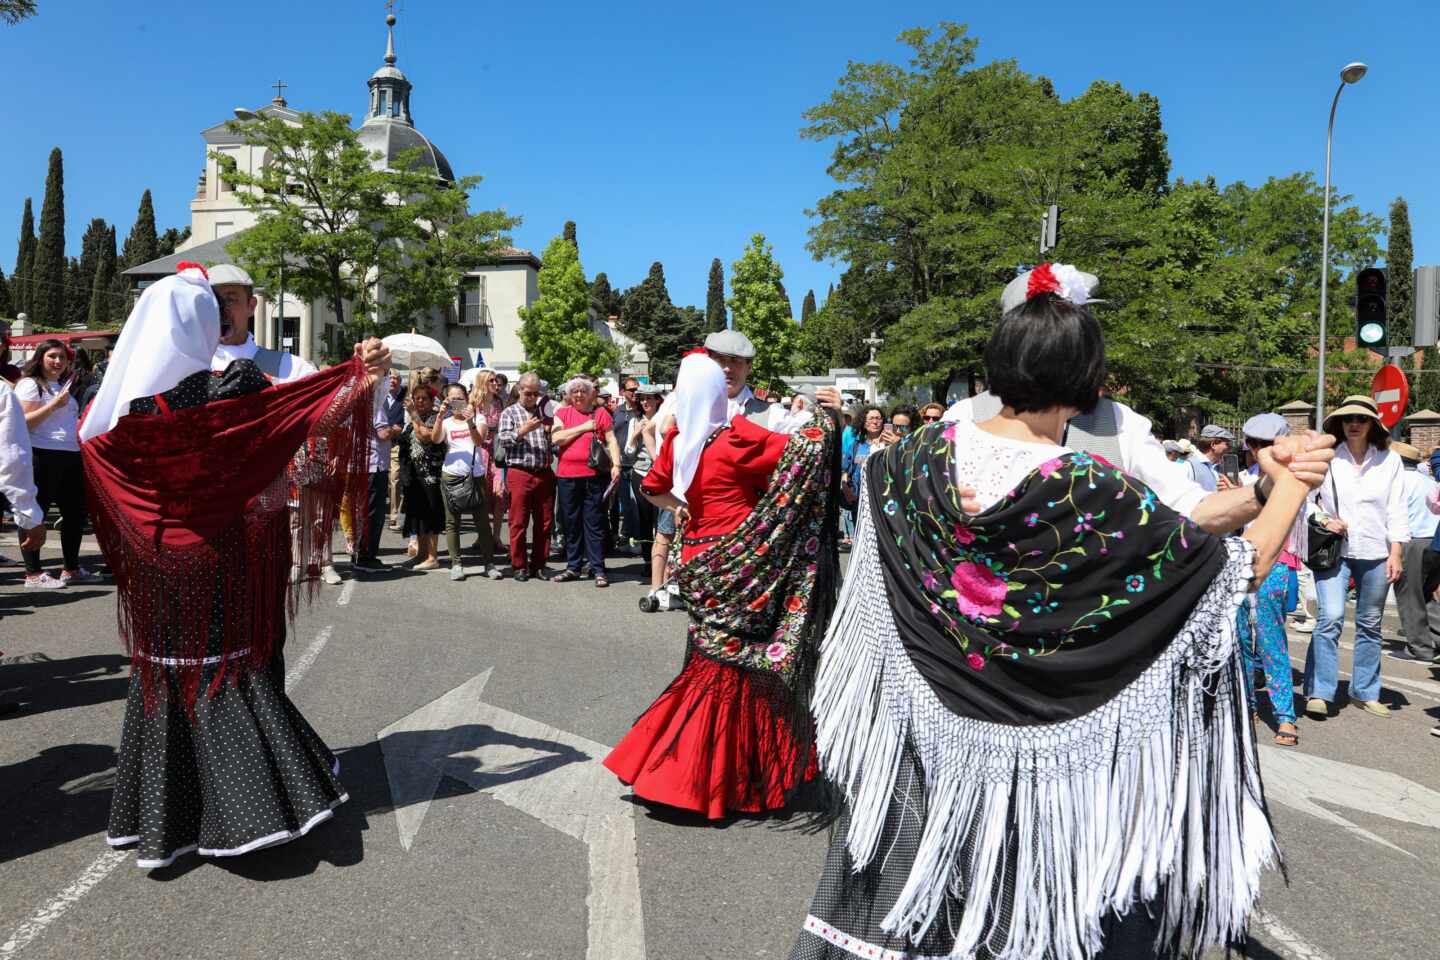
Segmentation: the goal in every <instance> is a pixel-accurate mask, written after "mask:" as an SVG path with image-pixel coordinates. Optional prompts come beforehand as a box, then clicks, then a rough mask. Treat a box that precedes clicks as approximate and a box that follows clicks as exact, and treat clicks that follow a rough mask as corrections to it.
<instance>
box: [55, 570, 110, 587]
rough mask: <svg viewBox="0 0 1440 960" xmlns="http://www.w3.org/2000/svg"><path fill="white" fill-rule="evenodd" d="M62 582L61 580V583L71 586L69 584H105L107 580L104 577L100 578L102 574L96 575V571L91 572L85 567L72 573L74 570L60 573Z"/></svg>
mask: <svg viewBox="0 0 1440 960" xmlns="http://www.w3.org/2000/svg"><path fill="white" fill-rule="evenodd" d="M60 580H61V582H63V583H67V584H69V583H104V582H105V578H104V577H102V576H100V574H98V573H96V572H95V571H94V570H89V569H87V568H85V567H80V568H79V569H76V570H73V571H72V570H62V571H60Z"/></svg>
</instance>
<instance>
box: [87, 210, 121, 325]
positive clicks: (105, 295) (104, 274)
mask: <svg viewBox="0 0 1440 960" xmlns="http://www.w3.org/2000/svg"><path fill="white" fill-rule="evenodd" d="M99 246H100V249H99V251H98V257H97V259H96V263H95V279H94V281H93V282H92V283H91V287H90V312H89V313H88V314H86V316H85V326H86V327H88V328H90V329H91V330H97V329H100V328H102V327H106V326H109V325H110V322H111V317H112V316H113V315H114V313H115V311H114V310H112V309H111V304H112V303H114V302H115V300H114V295H115V228H114V227H110V228H108V229H107V230H106V231H105V238H104V239H103V240H102V241H100V245H99Z"/></svg>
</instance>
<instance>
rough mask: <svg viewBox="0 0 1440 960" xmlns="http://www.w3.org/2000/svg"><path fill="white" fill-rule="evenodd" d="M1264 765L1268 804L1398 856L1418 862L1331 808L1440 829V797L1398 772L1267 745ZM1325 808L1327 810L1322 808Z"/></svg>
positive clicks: (1263, 752) (1262, 756)
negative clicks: (1304, 815) (1331, 826)
mask: <svg viewBox="0 0 1440 960" xmlns="http://www.w3.org/2000/svg"><path fill="white" fill-rule="evenodd" d="M1259 749H1260V758H1261V760H1260V765H1261V767H1262V769H1263V770H1264V772H1265V799H1266V800H1269V801H1271V802H1272V803H1282V804H1284V805H1285V806H1287V807H1293V808H1294V809H1296V810H1299V811H1301V812H1302V813H1307V814H1309V815H1310V816H1312V817H1316V818H1317V819H1320V820H1324V821H1325V822H1326V823H1333V824H1335V825H1336V826H1339V827H1343V828H1345V829H1346V830H1348V831H1350V832H1351V833H1353V834H1355V835H1356V836H1359V837H1363V838H1364V839H1366V840H1369V841H1370V842H1371V843H1377V844H1379V845H1380V846H1382V847H1385V848H1387V849H1389V850H1394V851H1395V852H1396V853H1400V854H1403V855H1404V856H1407V857H1411V858H1412V859H1413V858H1414V856H1415V855H1414V854H1413V853H1410V852H1409V851H1408V850H1403V849H1401V848H1400V847H1397V846H1396V845H1395V844H1393V843H1391V842H1390V841H1389V840H1386V839H1385V838H1383V837H1380V836H1378V835H1376V834H1374V833H1372V832H1371V831H1369V830H1366V829H1364V828H1363V827H1361V826H1359V825H1358V824H1354V823H1351V822H1350V821H1349V820H1347V819H1345V818H1344V817H1342V816H1341V815H1340V814H1338V813H1335V812H1334V811H1333V810H1331V809H1329V808H1330V807H1345V808H1348V809H1350V810H1362V811H1364V812H1365V813H1370V814H1374V815H1376V816H1380V817H1386V818H1388V819H1390V820H1399V821H1400V822H1402V823H1413V824H1417V825H1419V826H1422V827H1430V828H1432V829H1435V830H1440V793H1437V792H1436V791H1434V790H1431V789H1430V788H1429V787H1424V786H1421V785H1420V784H1418V783H1415V782H1414V781H1413V780H1407V779H1405V778H1404V777H1402V776H1400V775H1399V774H1397V773H1390V772H1389V771H1387V770H1374V769H1371V768H1370V767H1361V766H1356V765H1355V764H1353V763H1343V762H1341V761H1339V760H1330V759H1327V758H1325V757H1320V756H1316V755H1315V754H1313V753H1297V752H1296V751H1294V750H1288V749H1281V748H1279V747H1266V746H1262V747H1260V748H1259ZM1322 804H1325V806H1322Z"/></svg>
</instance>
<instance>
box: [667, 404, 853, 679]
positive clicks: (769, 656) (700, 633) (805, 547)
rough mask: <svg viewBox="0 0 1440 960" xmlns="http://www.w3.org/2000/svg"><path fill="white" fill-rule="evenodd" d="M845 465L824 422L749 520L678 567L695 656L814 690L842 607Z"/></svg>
mask: <svg viewBox="0 0 1440 960" xmlns="http://www.w3.org/2000/svg"><path fill="white" fill-rule="evenodd" d="M838 469H839V443H838V430H837V428H836V426H835V422H834V420H833V418H832V417H831V416H827V415H822V416H817V417H816V418H815V419H814V421H813V424H812V425H811V426H808V427H805V428H803V429H801V430H798V431H796V432H795V433H794V434H792V435H791V437H790V440H789V442H788V443H787V444H786V446H785V450H784V452H783V453H782V454H781V456H780V462H779V464H777V465H776V467H775V472H774V473H773V474H772V475H771V481H770V488H769V490H768V491H767V492H766V494H765V496H764V497H762V498H761V499H760V502H759V503H757V504H756V505H755V509H754V510H753V511H751V513H750V515H749V516H748V517H746V518H745V520H744V521H742V522H741V524H740V525H739V526H738V527H736V528H735V529H734V530H733V531H731V532H730V533H728V534H726V535H725V536H724V537H723V538H722V539H720V540H718V541H717V542H716V543H715V544H714V545H713V546H711V547H710V548H709V549H708V550H705V551H704V552H703V553H700V554H697V555H696V556H694V557H692V558H691V559H690V561H689V562H687V563H684V564H681V565H680V567H679V568H678V569H677V570H676V580H677V582H678V584H679V586H680V590H681V593H682V594H683V595H684V597H685V599H686V606H687V608H688V609H689V611H690V627H689V642H690V645H691V647H692V648H693V649H694V650H696V651H697V652H699V653H701V654H703V655H705V656H707V657H709V658H711V659H712V660H717V661H720V662H721V663H728V664H731V665H732V666H736V667H740V668H742V669H745V670H749V671H752V672H755V673H759V674H762V675H765V676H769V677H773V678H775V679H777V680H779V681H780V682H781V683H783V684H784V685H785V686H786V687H787V688H789V689H790V691H791V692H792V693H797V694H798V693H799V692H800V691H801V690H802V689H808V688H807V687H806V685H807V683H808V680H807V678H808V677H809V676H810V675H811V673H812V672H813V668H814V660H815V653H816V650H817V647H818V643H819V638H820V636H821V635H822V634H823V632H824V630H825V625H826V623H828V621H829V618H830V613H831V612H832V611H833V610H834V607H835V587H836V583H837V580H838V578H837V575H836V574H837V571H838V568H839V560H838V556H837V554H836V535H835V530H836V518H837V514H836V503H837V500H836V496H835V493H836V479H837V477H838V475H839V474H838ZM807 702H808V701H807Z"/></svg>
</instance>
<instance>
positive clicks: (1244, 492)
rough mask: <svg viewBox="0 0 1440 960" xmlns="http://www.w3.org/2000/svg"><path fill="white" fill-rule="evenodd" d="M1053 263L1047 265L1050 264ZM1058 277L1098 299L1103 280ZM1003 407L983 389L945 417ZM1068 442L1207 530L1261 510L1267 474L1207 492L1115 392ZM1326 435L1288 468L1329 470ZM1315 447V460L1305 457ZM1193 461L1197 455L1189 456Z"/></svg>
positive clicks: (1069, 273) (1021, 298)
mask: <svg viewBox="0 0 1440 960" xmlns="http://www.w3.org/2000/svg"><path fill="white" fill-rule="evenodd" d="M1047 266H1050V265H1047ZM1035 272H1036V271H1034V270H1031V271H1027V272H1025V273H1022V274H1020V275H1019V276H1018V277H1016V278H1015V279H1014V280H1011V281H1010V282H1009V283H1008V284H1007V285H1006V286H1005V291H1004V293H1002V294H1001V297H1000V307H1001V310H1002V312H1005V313H1009V312H1010V311H1011V310H1013V309H1014V308H1016V307H1017V306H1020V305H1021V304H1023V303H1025V300H1026V296H1027V291H1028V289H1029V282H1030V278H1031V276H1032V275H1033V274H1034V273H1035ZM1051 272H1052V273H1053V274H1054V276H1055V277H1056V279H1057V280H1058V281H1059V284H1060V287H1061V289H1060V290H1059V291H1058V292H1059V293H1060V295H1061V296H1064V297H1065V298H1066V299H1068V300H1070V301H1071V302H1072V303H1076V304H1086V303H1103V302H1104V301H1101V300H1095V299H1093V298H1092V297H1091V296H1090V294H1091V293H1092V292H1093V291H1094V290H1095V288H1096V287H1097V286H1099V283H1100V280H1099V279H1098V278H1097V277H1095V276H1094V275H1093V274H1089V273H1082V272H1081V271H1079V270H1076V269H1075V268H1074V267H1072V266H1070V265H1068V264H1054V265H1053V266H1052V271H1051ZM999 412H1000V400H999V398H998V397H995V396H992V395H991V394H990V393H989V392H988V391H986V392H984V393H980V394H978V395H976V396H974V397H967V398H966V399H964V400H959V401H957V402H955V403H954V404H951V406H950V409H949V410H947V411H946V412H945V419H946V420H988V419H990V418H991V417H994V416H996V415H997V414H998V413H999ZM1064 439H1065V446H1067V447H1069V448H1070V449H1071V450H1077V451H1081V452H1084V453H1089V454H1092V455H1095V456H1100V457H1103V458H1105V459H1106V460H1107V461H1109V462H1110V463H1113V464H1115V465H1116V466H1118V467H1120V469H1122V470H1124V471H1125V472H1126V473H1128V474H1130V475H1131V476H1132V477H1135V478H1136V479H1137V480H1140V481H1141V482H1142V483H1144V484H1145V485H1147V486H1148V487H1150V489H1152V490H1154V491H1155V495H1156V496H1157V497H1159V498H1160V500H1161V501H1162V502H1163V503H1165V505H1166V506H1168V507H1170V508H1171V509H1172V510H1174V511H1176V512H1177V513H1180V514H1183V515H1185V516H1187V517H1189V518H1190V519H1191V520H1194V521H1195V523H1196V524H1198V525H1199V526H1200V527H1202V528H1203V529H1205V530H1207V531H1209V532H1210V533H1217V534H1224V533H1228V532H1230V531H1231V530H1235V529H1237V528H1239V527H1242V526H1244V525H1245V524H1247V523H1249V522H1250V521H1251V520H1254V519H1255V518H1256V517H1257V516H1259V515H1260V507H1261V506H1262V505H1263V503H1264V501H1265V498H1267V497H1268V496H1269V495H1270V488H1271V484H1270V483H1269V481H1268V480H1264V481H1262V482H1261V483H1258V484H1255V485H1253V486H1250V487H1243V488H1240V489H1235V490H1224V491H1220V492H1214V493H1212V492H1209V491H1207V490H1206V489H1205V488H1204V487H1202V486H1200V485H1199V484H1197V483H1196V482H1195V480H1194V478H1193V477H1192V476H1191V475H1190V470H1189V468H1188V467H1187V466H1186V465H1185V464H1184V463H1172V462H1171V461H1170V459H1169V458H1168V457H1167V456H1166V455H1165V448H1164V447H1162V446H1161V445H1160V441H1159V440H1157V439H1155V435H1154V433H1153V432H1152V430H1151V424H1150V421H1149V420H1148V419H1147V418H1145V417H1142V416H1141V415H1140V414H1138V413H1136V412H1135V411H1134V410H1132V409H1130V408H1129V407H1127V406H1126V405H1125V404H1123V403H1120V402H1119V401H1118V400H1115V399H1113V398H1112V397H1108V396H1106V397H1101V398H1100V402H1099V403H1097V404H1096V405H1095V409H1094V410H1091V411H1089V412H1088V413H1082V414H1079V415H1078V416H1075V417H1073V418H1071V420H1070V424H1069V426H1068V427H1067V429H1066V434H1065V438H1064ZM1325 442H1326V441H1325V438H1324V437H1321V436H1316V437H1315V438H1314V439H1313V446H1311V447H1308V448H1306V449H1305V450H1302V451H1301V452H1300V453H1298V454H1295V455H1294V456H1293V458H1292V459H1291V461H1290V470H1291V472H1293V473H1294V474H1295V475H1296V476H1297V477H1300V479H1302V480H1304V479H1305V476H1306V475H1312V476H1313V475H1315V474H1318V475H1319V476H1322V477H1323V476H1324V475H1325V474H1326V473H1327V472H1328V469H1329V468H1328V467H1327V466H1326V459H1325V456H1324V454H1323V452H1321V451H1323V450H1324V448H1325ZM1314 452H1319V454H1318V455H1319V459H1318V460H1312V459H1310V456H1311V454H1312V453H1314ZM1191 459H1196V458H1195V457H1192V458H1191Z"/></svg>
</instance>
